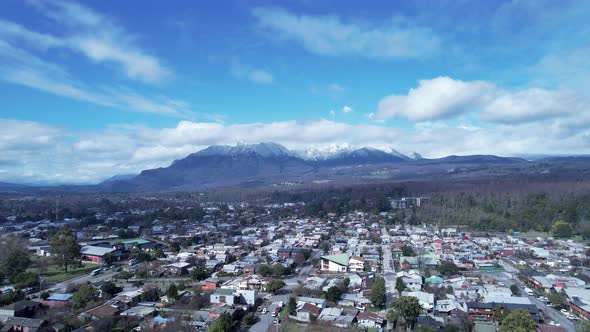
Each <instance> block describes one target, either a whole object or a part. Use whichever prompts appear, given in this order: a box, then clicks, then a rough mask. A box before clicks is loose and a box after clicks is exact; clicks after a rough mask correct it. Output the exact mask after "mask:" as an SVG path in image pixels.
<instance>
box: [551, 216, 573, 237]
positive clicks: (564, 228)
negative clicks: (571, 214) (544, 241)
mask: <svg viewBox="0 0 590 332" xmlns="http://www.w3.org/2000/svg"><path fill="white" fill-rule="evenodd" d="M551 232H552V233H553V236H554V237H557V238H564V237H565V238H567V237H571V236H572V228H571V226H570V225H569V224H568V223H566V222H564V221H562V220H558V221H556V222H555V223H553V226H551Z"/></svg>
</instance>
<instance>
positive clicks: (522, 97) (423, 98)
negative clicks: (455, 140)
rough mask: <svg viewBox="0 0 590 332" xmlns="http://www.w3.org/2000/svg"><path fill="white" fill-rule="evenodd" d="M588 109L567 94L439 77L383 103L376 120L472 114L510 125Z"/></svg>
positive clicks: (577, 96)
mask: <svg viewBox="0 0 590 332" xmlns="http://www.w3.org/2000/svg"><path fill="white" fill-rule="evenodd" d="M587 105H588V101H587V100H585V99H583V98H582V97H581V96H579V95H577V94H575V93H573V92H570V91H566V90H555V91H552V90H545V89H539V88H528V89H523V90H518V91H514V92H511V91H507V90H504V89H501V88H499V87H497V86H496V85H494V84H492V83H490V82H485V81H461V80H455V79H452V78H449V77H437V78H434V79H431V80H421V81H420V82H419V84H418V87H416V88H413V89H410V91H409V92H408V93H407V94H406V95H391V96H386V97H384V98H383V99H381V101H380V102H379V104H378V106H377V111H376V115H375V119H377V120H385V119H389V118H393V117H396V118H403V119H406V120H409V121H412V122H425V121H436V120H444V119H449V118H453V117H457V116H459V115H461V114H464V113H467V112H471V111H473V112H479V117H480V119H482V120H484V121H488V122H494V123H508V124H510V123H521V122H529V121H539V120H544V119H548V118H556V117H563V116H569V115H571V114H573V113H579V112H584V111H588V107H587Z"/></svg>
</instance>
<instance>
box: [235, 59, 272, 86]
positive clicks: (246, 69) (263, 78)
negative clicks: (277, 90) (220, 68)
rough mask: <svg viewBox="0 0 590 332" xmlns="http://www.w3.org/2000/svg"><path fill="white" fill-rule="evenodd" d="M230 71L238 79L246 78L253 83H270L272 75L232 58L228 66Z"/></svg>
mask: <svg viewBox="0 0 590 332" xmlns="http://www.w3.org/2000/svg"><path fill="white" fill-rule="evenodd" d="M229 71H230V73H231V74H232V75H233V76H234V77H235V78H238V79H247V80H250V81H252V82H254V83H261V84H270V83H272V82H273V76H272V74H271V73H270V72H268V71H266V70H262V69H255V68H252V67H251V66H248V65H245V64H243V63H241V62H239V61H237V60H232V61H231V63H230V67H229Z"/></svg>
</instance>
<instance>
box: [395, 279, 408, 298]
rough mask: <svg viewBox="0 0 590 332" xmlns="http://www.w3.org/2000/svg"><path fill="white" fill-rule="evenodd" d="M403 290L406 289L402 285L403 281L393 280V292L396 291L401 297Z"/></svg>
mask: <svg viewBox="0 0 590 332" xmlns="http://www.w3.org/2000/svg"><path fill="white" fill-rule="evenodd" d="M404 289H406V285H404V280H403V279H402V277H397V278H396V279H395V290H397V293H398V295H401V294H402V292H403V291H404Z"/></svg>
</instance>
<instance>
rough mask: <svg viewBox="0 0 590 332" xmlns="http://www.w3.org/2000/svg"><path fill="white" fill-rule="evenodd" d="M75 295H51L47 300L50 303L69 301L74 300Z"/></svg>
mask: <svg viewBox="0 0 590 332" xmlns="http://www.w3.org/2000/svg"><path fill="white" fill-rule="evenodd" d="M73 296H74V295H72V294H62V293H55V294H51V296H50V297H49V298H47V300H49V301H69V300H71V299H72V297H73Z"/></svg>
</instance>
